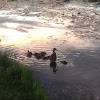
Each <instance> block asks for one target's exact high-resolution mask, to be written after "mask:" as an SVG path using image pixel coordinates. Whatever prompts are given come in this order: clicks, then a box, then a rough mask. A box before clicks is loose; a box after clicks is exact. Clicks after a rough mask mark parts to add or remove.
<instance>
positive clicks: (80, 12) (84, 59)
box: [0, 5, 100, 100]
mask: <svg viewBox="0 0 100 100" xmlns="http://www.w3.org/2000/svg"><path fill="white" fill-rule="evenodd" d="M67 6H68V5H65V6H62V7H61V8H59V7H57V8H54V9H52V8H51V9H50V11H49V10H48V9H49V7H48V8H45V9H43V11H44V10H45V11H46V13H40V12H39V11H37V12H36V11H35V12H34V13H32V12H30V13H31V14H33V15H30V16H29V15H28V16H21V15H19V16H17V15H16V14H13V15H5V14H4V15H3V14H1V17H0V39H1V42H0V49H1V50H3V51H5V50H6V51H7V52H8V53H9V54H10V56H11V58H13V59H16V60H17V61H20V62H22V63H24V64H26V65H28V66H29V67H30V68H31V69H34V70H35V71H36V77H37V78H38V79H39V81H40V82H41V84H43V85H44V86H45V88H47V89H48V91H49V95H50V98H51V100H75V99H76V98H79V99H81V100H84V99H85V100H92V99H93V100H95V99H96V100H99V99H100V85H99V83H100V79H99V76H100V68H99V65H100V61H99V59H100V29H99V25H100V19H99V18H100V15H99V11H97V10H94V9H92V10H90V9H87V10H86V9H83V8H81V9H79V8H78V9H77V8H74V7H69V8H67ZM69 6H70V5H69ZM40 7H41V6H40ZM47 11H48V12H47ZM51 12H52V16H51V17H50V16H49V15H51ZM95 13H96V14H95ZM37 14H40V15H41V17H39V16H38V15H37ZM47 14H48V15H47ZM42 15H44V16H42ZM47 16H48V17H47ZM54 16H55V17H54ZM54 47H55V48H57V49H58V51H57V52H56V53H57V67H56V68H57V69H58V70H57V72H56V73H54V72H53V69H52V68H50V66H49V64H50V61H49V60H43V59H40V60H37V59H36V58H35V57H34V56H32V57H31V58H28V57H27V56H26V55H27V51H28V50H30V51H31V52H32V53H36V52H41V51H45V52H46V53H47V55H51V54H52V49H53V48H54ZM61 60H65V61H67V62H68V64H67V65H63V64H61V63H60V61H61ZM91 98H92V99H91Z"/></svg>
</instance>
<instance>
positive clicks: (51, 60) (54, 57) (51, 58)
mask: <svg viewBox="0 0 100 100" xmlns="http://www.w3.org/2000/svg"><path fill="white" fill-rule="evenodd" d="M56 50H57V49H56V48H53V54H51V56H50V62H55V61H56V59H57V57H56V52H55V51H56Z"/></svg>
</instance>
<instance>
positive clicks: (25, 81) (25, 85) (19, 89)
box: [0, 52, 48, 100]
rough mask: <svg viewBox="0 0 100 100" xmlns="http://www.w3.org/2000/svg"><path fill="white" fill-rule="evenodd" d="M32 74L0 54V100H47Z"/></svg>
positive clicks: (25, 67) (21, 65)
mask: <svg viewBox="0 0 100 100" xmlns="http://www.w3.org/2000/svg"><path fill="white" fill-rule="evenodd" d="M33 74H34V72H33V71H31V70H29V69H28V68H27V66H24V65H23V64H19V63H17V62H15V61H13V60H12V59H10V58H9V57H8V55H7V54H6V53H2V52H0V100H48V95H47V91H44V90H43V88H42V87H40V85H39V84H38V83H37V82H36V81H35V80H34V77H33Z"/></svg>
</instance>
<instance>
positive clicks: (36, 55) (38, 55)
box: [34, 53, 42, 59]
mask: <svg viewBox="0 0 100 100" xmlns="http://www.w3.org/2000/svg"><path fill="white" fill-rule="evenodd" d="M34 56H35V58H36V59H41V58H42V56H41V55H40V53H34Z"/></svg>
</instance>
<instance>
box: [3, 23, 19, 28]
mask: <svg viewBox="0 0 100 100" xmlns="http://www.w3.org/2000/svg"><path fill="white" fill-rule="evenodd" d="M3 25H5V26H7V27H9V28H17V27H18V26H19V24H17V23H4V24H3Z"/></svg>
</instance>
